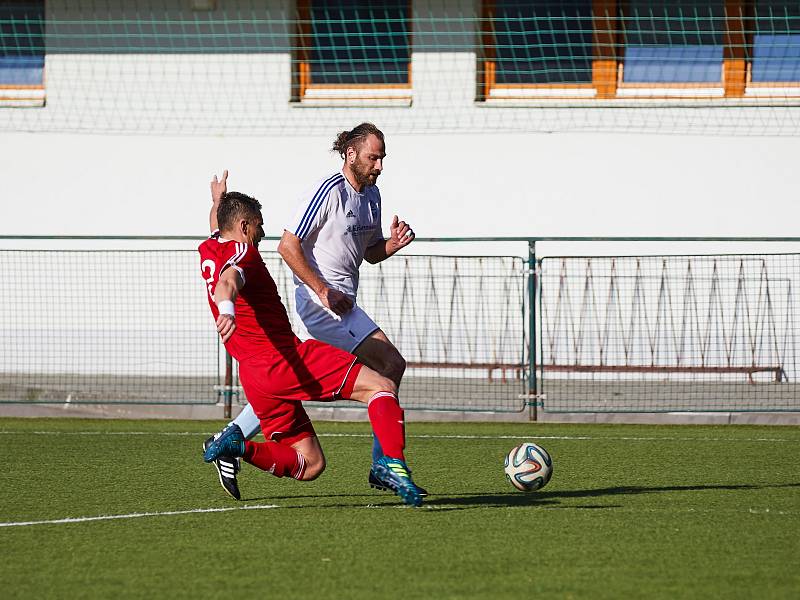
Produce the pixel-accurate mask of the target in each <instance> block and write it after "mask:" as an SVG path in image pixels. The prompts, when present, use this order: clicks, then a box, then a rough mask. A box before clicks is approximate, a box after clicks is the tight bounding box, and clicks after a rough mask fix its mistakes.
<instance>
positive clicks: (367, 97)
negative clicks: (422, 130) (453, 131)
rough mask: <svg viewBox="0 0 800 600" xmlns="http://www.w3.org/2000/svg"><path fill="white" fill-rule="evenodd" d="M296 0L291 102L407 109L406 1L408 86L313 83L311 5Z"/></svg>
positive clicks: (410, 21)
mask: <svg viewBox="0 0 800 600" xmlns="http://www.w3.org/2000/svg"><path fill="white" fill-rule="evenodd" d="M313 1H314V0H296V3H295V4H296V11H297V20H296V26H295V31H294V39H295V41H296V44H295V45H294V50H293V51H292V89H291V101H292V102H294V103H299V104H313V105H324V106H331V105H334V106H340V105H345V106H358V105H362V104H364V105H369V106H383V105H386V106H410V104H411V99H412V93H411V91H412V85H413V80H412V76H411V75H412V73H411V63H412V54H413V6H412V0H406V2H405V6H406V25H407V31H408V50H409V56H408V65H407V72H408V75H407V83H314V82H313V81H312V79H313V69H312V66H313V65H312V61H311V52H312V49H313V48H314V35H313V33H312V27H311V23H312V13H311V3H312V2H313Z"/></svg>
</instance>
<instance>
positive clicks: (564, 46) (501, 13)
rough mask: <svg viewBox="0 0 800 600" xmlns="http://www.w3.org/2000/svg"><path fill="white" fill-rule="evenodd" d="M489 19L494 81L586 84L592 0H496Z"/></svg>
mask: <svg viewBox="0 0 800 600" xmlns="http://www.w3.org/2000/svg"><path fill="white" fill-rule="evenodd" d="M492 17H493V18H492V22H491V23H490V24H487V25H484V26H485V27H486V26H488V27H491V28H492V30H493V31H494V33H495V37H494V39H495V48H494V59H495V61H496V82H497V83H501V84H525V83H529V84H530V83H532V84H546V83H591V81H592V33H593V32H592V27H593V24H592V3H591V1H587V2H580V1H572V2H569V1H564V2H552V1H542V2H524V1H521V0H499V1H497V2H495V4H494V12H493V14H492Z"/></svg>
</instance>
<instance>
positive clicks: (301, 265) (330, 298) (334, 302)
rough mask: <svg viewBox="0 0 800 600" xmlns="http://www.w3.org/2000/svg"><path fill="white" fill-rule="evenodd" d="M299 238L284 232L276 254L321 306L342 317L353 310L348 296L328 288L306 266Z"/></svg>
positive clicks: (309, 266)
mask: <svg viewBox="0 0 800 600" xmlns="http://www.w3.org/2000/svg"><path fill="white" fill-rule="evenodd" d="M300 244H301V242H300V238H299V237H297V236H296V235H294V234H293V233H292V232H290V231H286V230H284V232H283V235H282V236H281V241H280V242H279V243H278V252H279V253H280V255H281V256H282V257H283V260H284V261H285V262H286V264H287V265H289V268H290V269H291V270H292V272H294V274H295V275H297V277H298V278H299V279H300V281H302V282H303V283H305V284H306V285H307V286H308V287H310V288H311V289H312V290H313V291H314V293H315V294H316V295H317V296H319V299H320V301H322V304H323V305H324V306H326V307H327V308H329V309H331V310H332V311H333V312H334V313H336V314H337V315H343V314H344V313H346V312H347V311H349V310H351V309H352V308H353V301H352V300H351V299H350V297H349V296H347V295H346V294H343V293H342V292H340V291H339V290H337V289H334V288H331V287H328V284H327V283H326V282H325V281H324V280H323V279H321V278H320V276H319V275H317V273H316V272H315V271H314V269H312V268H311V265H310V264H308V260H306V256H305V254H304V253H303V247H302V246H301V245H300Z"/></svg>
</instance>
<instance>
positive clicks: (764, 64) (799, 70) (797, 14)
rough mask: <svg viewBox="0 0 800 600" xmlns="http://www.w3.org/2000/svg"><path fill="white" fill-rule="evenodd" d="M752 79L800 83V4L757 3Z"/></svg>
mask: <svg viewBox="0 0 800 600" xmlns="http://www.w3.org/2000/svg"><path fill="white" fill-rule="evenodd" d="M751 79H752V81H753V82H754V83H763V82H800V5H798V4H790V3H788V2H763V1H760V2H756V5H755V35H753V57H752V72H751Z"/></svg>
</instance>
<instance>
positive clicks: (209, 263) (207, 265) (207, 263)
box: [200, 259, 217, 302]
mask: <svg viewBox="0 0 800 600" xmlns="http://www.w3.org/2000/svg"><path fill="white" fill-rule="evenodd" d="M216 270H217V265H216V264H215V263H214V261H213V260H210V259H207V260H204V261H203V262H202V264H201V265H200V272H201V273H202V275H203V279H205V280H206V284H207V285H206V287H207V288H208V297H209V298H211V301H212V302H213V301H214V272H215V271H216ZM206 271H208V277H206Z"/></svg>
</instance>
